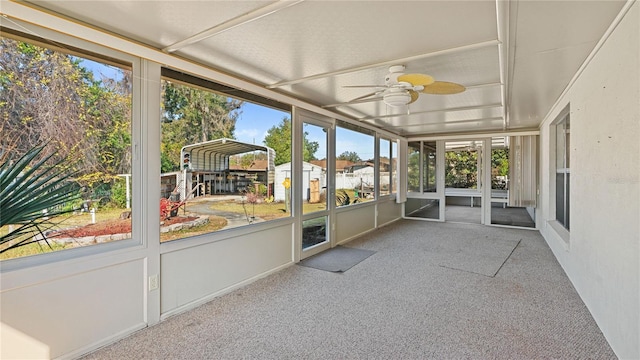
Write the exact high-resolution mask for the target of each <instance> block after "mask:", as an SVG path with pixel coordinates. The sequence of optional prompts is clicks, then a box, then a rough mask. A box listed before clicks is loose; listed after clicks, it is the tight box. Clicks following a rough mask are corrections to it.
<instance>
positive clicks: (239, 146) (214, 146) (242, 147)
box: [182, 138, 269, 155]
mask: <svg viewBox="0 0 640 360" xmlns="http://www.w3.org/2000/svg"><path fill="white" fill-rule="evenodd" d="M268 149H269V147H267V146H263V145H255V144H248V143H243V142H240V141H236V140H233V139H227V138H222V139H215V140H211V141H206V142H201V143H197V144H191V145H187V146H184V147H183V148H182V153H185V152H189V153H190V152H193V151H196V152H200V151H205V152H207V153H217V154H223V155H236V154H244V153H248V152H252V151H256V150H261V151H267V152H268V151H269V150H268Z"/></svg>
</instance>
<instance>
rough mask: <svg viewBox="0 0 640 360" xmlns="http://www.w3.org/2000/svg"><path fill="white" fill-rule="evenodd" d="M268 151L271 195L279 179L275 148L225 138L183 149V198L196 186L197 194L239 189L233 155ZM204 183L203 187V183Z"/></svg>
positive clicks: (269, 189)
mask: <svg viewBox="0 0 640 360" xmlns="http://www.w3.org/2000/svg"><path fill="white" fill-rule="evenodd" d="M253 151H264V152H265V153H266V155H267V164H268V166H267V168H266V169H265V170H266V181H265V182H266V183H265V185H266V186H267V189H268V190H267V192H268V193H267V195H271V194H272V193H273V182H274V179H275V163H274V160H275V156H276V152H275V150H273V149H272V148H270V147H268V146H263V145H255V144H248V143H243V142H240V141H237V140H233V139H228V138H222V139H215V140H211V141H206V142H202V143H197V144H191V145H186V146H184V147H183V148H182V149H181V151H180V158H181V159H182V162H183V163H182V170H183V179H185V181H184V186H179V188H180V197H181V198H182V199H184V198H186V197H187V195H188V194H189V193H190V192H191V191H192V190H194V189H197V190H196V193H195V194H196V196H201V195H207V194H210V195H213V194H224V193H232V192H234V191H235V190H237V188H236V186H235V185H236V184H235V183H234V179H232V178H231V177H230V169H229V158H230V157H231V156H232V155H238V154H244V153H250V152H253ZM202 185H203V186H202Z"/></svg>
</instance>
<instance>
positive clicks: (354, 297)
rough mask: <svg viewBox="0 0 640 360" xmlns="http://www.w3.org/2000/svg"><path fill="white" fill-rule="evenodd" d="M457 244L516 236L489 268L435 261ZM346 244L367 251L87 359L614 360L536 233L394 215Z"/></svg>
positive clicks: (250, 291)
mask: <svg viewBox="0 0 640 360" xmlns="http://www.w3.org/2000/svg"><path fill="white" fill-rule="evenodd" d="M456 241H458V242H462V241H468V242H471V241H506V242H508V243H511V242H516V243H517V242H518V241H520V242H519V244H518V245H517V246H515V249H514V250H513V253H512V254H511V256H509V257H508V259H507V260H506V262H505V263H504V264H503V265H502V267H501V268H500V269H499V271H498V272H497V273H496V274H495V276H494V277H490V276H485V275H479V274H476V273H474V272H468V271H460V270H455V269H451V268H448V267H443V266H440V263H441V261H442V260H443V256H444V254H445V253H447V251H445V250H446V249H448V248H449V246H451V244H449V243H451V242H454V243H455V242H456ZM348 246H349V247H354V248H360V249H367V250H372V251H376V254H375V256H371V257H369V258H368V259H367V260H366V261H363V262H361V263H360V264H358V266H354V267H353V268H351V269H350V270H349V271H347V272H346V273H344V274H341V276H336V275H335V274H333V273H329V272H326V271H317V270H315V269H311V268H307V267H304V266H290V267H288V268H286V269H283V270H282V271H279V272H277V273H275V274H273V275H271V276H268V277H266V278H264V279H261V280H258V281H256V282H254V283H252V284H250V285H248V286H246V287H243V288H241V289H238V290H236V291H233V292H231V293H229V294H227V295H224V296H221V297H219V298H216V299H214V300H212V301H210V302H208V303H207V304H204V305H202V306H200V307H198V308H195V309H193V310H190V311H187V312H185V313H182V314H179V315H176V316H172V317H170V318H169V319H167V320H166V321H163V322H162V323H160V324H158V325H155V326H152V327H150V328H147V329H143V330H141V331H138V332H137V333H135V334H133V335H132V336H129V337H127V338H125V339H123V340H121V341H119V342H117V343H115V344H113V345H110V346H107V347H105V348H103V349H101V350H99V351H96V352H94V353H93V354H90V355H88V356H87V359H118V360H120V359H615V354H614V353H613V352H612V350H611V348H610V347H609V345H608V344H607V341H606V340H605V338H604V337H603V335H602V333H601V332H600V330H599V329H598V327H597V325H596V323H595V321H594V320H593V318H592V317H591V315H590V314H589V312H588V310H587V308H586V306H585V305H584V303H583V302H582V301H581V300H580V298H579V296H578V295H577V293H576V291H575V289H574V288H573V286H572V284H571V282H570V281H569V279H568V278H567V277H566V276H565V274H564V272H563V271H562V268H561V267H560V266H559V264H558V262H557V261H556V260H555V258H554V257H553V254H552V253H551V251H550V249H549V247H548V246H547V245H546V243H545V242H544V239H542V237H541V236H540V234H538V233H537V232H535V231H531V230H520V229H508V228H497V227H487V226H480V225H473V224H455V223H436V222H426V221H411V220H404V221H399V222H396V223H394V224H392V225H390V226H387V227H384V228H382V229H380V230H378V231H375V232H372V233H369V234H367V235H365V236H363V237H361V238H358V239H356V240H353V241H351V242H350V243H349V244H348ZM451 255H452V256H454V255H455V254H454V253H452V254H451ZM465 256H466V255H465Z"/></svg>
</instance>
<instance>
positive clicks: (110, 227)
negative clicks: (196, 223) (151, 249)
mask: <svg viewBox="0 0 640 360" xmlns="http://www.w3.org/2000/svg"><path fill="white" fill-rule="evenodd" d="M195 219H197V217H193V216H175V217H172V218H171V219H169V220H164V221H163V222H162V226H169V225H171V224H177V223H183V222H187V221H193V220H195ZM130 232H131V219H124V220H122V219H116V220H107V221H101V222H99V223H96V224H89V225H85V226H83V227H79V228H76V229H68V230H63V231H59V232H56V233H55V234H52V235H50V236H56V237H65V238H66V237H73V238H79V237H85V236H100V235H111V234H126V233H130Z"/></svg>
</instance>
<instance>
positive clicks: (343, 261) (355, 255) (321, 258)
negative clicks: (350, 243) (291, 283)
mask: <svg viewBox="0 0 640 360" xmlns="http://www.w3.org/2000/svg"><path fill="white" fill-rule="evenodd" d="M375 253H376V252H375V251H372V250H365V249H355V248H349V247H344V246H336V247H334V248H333V249H330V250H327V251H324V252H321V253H320V254H317V255H314V256H312V257H310V258H307V259H304V260H302V261H300V262H299V263H298V265H301V266H306V267H310V268H314V269H319V270H325V271H331V272H345V271H347V270H349V269H351V268H352V267H353V266H354V265H356V264H358V263H359V262H361V261H362V260H364V259H366V258H368V257H369V256H371V255H373V254H375Z"/></svg>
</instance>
